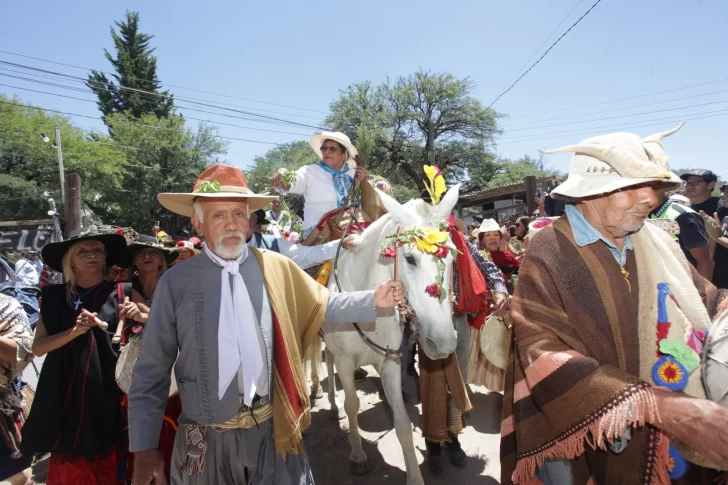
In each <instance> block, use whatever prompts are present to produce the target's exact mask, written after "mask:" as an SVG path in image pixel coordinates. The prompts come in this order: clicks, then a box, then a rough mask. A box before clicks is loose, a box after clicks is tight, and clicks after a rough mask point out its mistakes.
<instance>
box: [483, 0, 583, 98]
mask: <svg viewBox="0 0 728 485" xmlns="http://www.w3.org/2000/svg"><path fill="white" fill-rule="evenodd" d="M583 1H584V0H579V1H578V2H577V3H576V5H574V7H573V8H572V9H571V10H569V13H567V14H566V17H564V18H563V19H561V22H559V25H557V26H556V28H555V29H554V30H553V31H552V32H551V33H550V34H549V36H548V37H546V39H544V41H543V43H542V44H541V45H540V46H538V49H536V50H535V51H534V53H533V54H531V57H529V58H528V59H527V60H526V62H524V63H523V65H522V66H521V67H520V68H518V70H517V71H516V73H515V74H514V75H513V77H512V78H510V79H509V80H508V82H507V83H506V85H505V86H503V88H502V89H501V91H503V89H505V88H507V87H508V86H509V85H510V84H511V82H513V80H514V79H515V78H516V76H518V73H520V72H521V71H523V68H524V67H526V66H527V65H528V63H529V62H531V59H533V58H534V57H536V54H538V51H540V50H541V49H543V46H545V45H546V42H548V41H549V39H550V38H551V37H553V35H554V34H555V33H556V31H557V30H559V27H561V25H562V24H563V23H564V22H566V19H568V18H569V16H570V15H571V13H572V12H573V11H574V10H576V7H578V6H579V5H581V2H583ZM496 101H498V100H496ZM493 104H495V101H493V103H491V106H493Z"/></svg>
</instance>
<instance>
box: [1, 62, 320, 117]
mask: <svg viewBox="0 0 728 485" xmlns="http://www.w3.org/2000/svg"><path fill="white" fill-rule="evenodd" d="M0 64H6V65H11V66H15V67H20V68H24V69H29V70H32V71H37V72H41V73H46V74H55V75H57V76H61V77H65V78H70V79H76V80H80V81H83V82H86V81H87V80H86V79H83V78H79V77H77V76H71V75H70V74H64V73H59V72H55V71H48V70H46V69H40V68H37V67H32V66H25V65H23V64H16V63H14V62H8V61H3V60H0ZM36 82H41V81H36ZM89 82H91V83H94V84H98V85H103V86H108V87H113V88H114V89H123V90H127V91H131V92H135V93H140V94H142V95H147V96H154V97H159V98H164V99H175V98H174V95H165V94H160V93H155V92H153V91H146V90H144V89H137V88H130V87H126V86H117V85H115V84H111V83H103V82H100V81H91V80H89ZM176 99H178V100H181V101H184V102H187V103H192V104H195V105H200V106H206V107H210V108H216V109H221V110H226V111H232V112H236V113H242V114H246V115H248V116H255V117H258V118H263V119H267V120H275V121H279V122H282V123H286V124H289V125H296V126H301V127H304V128H313V129H316V130H324V129H325V128H324V127H320V126H314V125H310V124H305V123H300V122H298V121H291V120H285V119H281V118H276V117H273V116H268V115H262V114H260V113H254V112H249V111H242V110H240V109H235V108H229V107H227V106H222V105H215V104H210V102H207V101H206V100H203V101H199V100H195V98H185V97H177V98H176ZM296 116H301V115H296ZM306 118H308V117H306Z"/></svg>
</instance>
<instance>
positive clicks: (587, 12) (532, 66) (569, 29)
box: [488, 0, 602, 108]
mask: <svg viewBox="0 0 728 485" xmlns="http://www.w3.org/2000/svg"><path fill="white" fill-rule="evenodd" d="M601 1H602V0H597V1H596V2H595V3H594V5H592V6H591V7H589V10H587V11H586V13H585V14H584V15H582V16H581V17H579V20H577V21H576V22H574V23H573V24H572V25H571V27H569V28H568V30H567V31H566V32H564V33H563V34H561V37H559V38H558V39H556V42H554V43H553V44H551V47H549V48H548V49H546V52H544V53H543V55H542V56H541V57H539V58H538V60H537V61H536V62H534V63H533V64H531V67H529V68H528V70H527V71H526V72H524V73H523V74H521V77H519V78H518V79H516V81H515V82H514V83H513V84H511V87H509V88H508V89H506V90H505V91H503V92H502V93H500V94H499V95H498V97H497V98H495V100H494V101H493V102H492V103H490V105H489V106H488V108H491V107H492V106H493V105H494V104H495V103H497V102H498V100H499V99H501V98H502V97H503V96H504V95H505V94H507V93H508V91H510V90H511V89H513V87H514V86H515V85H516V84H518V81H520V80H521V79H523V78H524V76H525V75H526V74H528V73H529V72H531V69H533V68H534V67H536V65H537V64H538V63H539V62H541V60H542V59H543V58H544V57H546V55H547V54H548V53H549V52H551V49H553V48H554V47H555V46H556V44H558V43H559V42H560V41H561V39H563V38H564V37H566V34H568V33H569V32H571V29H573V28H574V27H576V26H577V25H578V24H579V22H581V21H582V20H583V19H584V17H586V16H587V15H589V12H591V11H592V10H594V7H596V6H597V5H599V3H600V2H601Z"/></svg>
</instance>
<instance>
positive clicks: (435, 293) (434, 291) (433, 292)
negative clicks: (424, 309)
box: [425, 283, 440, 298]
mask: <svg viewBox="0 0 728 485" xmlns="http://www.w3.org/2000/svg"><path fill="white" fill-rule="evenodd" d="M425 293H427V294H428V295H430V296H431V297H432V298H440V287H439V286H438V285H437V283H432V284H431V285H427V288H425Z"/></svg>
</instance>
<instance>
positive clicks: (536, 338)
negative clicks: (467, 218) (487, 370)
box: [501, 217, 709, 485]
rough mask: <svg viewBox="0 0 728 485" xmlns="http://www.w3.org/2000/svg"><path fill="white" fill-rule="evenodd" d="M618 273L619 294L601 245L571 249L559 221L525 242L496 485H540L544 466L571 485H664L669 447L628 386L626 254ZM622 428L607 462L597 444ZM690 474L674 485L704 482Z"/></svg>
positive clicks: (635, 363)
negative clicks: (567, 473) (564, 466)
mask: <svg viewBox="0 0 728 485" xmlns="http://www.w3.org/2000/svg"><path fill="white" fill-rule="evenodd" d="M626 269H627V271H628V272H629V276H628V279H629V285H628V284H627V281H625V278H624V276H623V275H622V273H621V272H620V268H619V264H618V263H617V261H616V260H615V259H614V256H613V255H612V254H611V252H610V251H609V249H608V247H607V246H606V245H605V244H603V243H602V242H597V243H594V244H590V245H587V246H584V247H579V246H578V245H577V244H576V242H575V241H574V236H573V232H572V230H571V226H570V225H569V222H568V219H567V218H566V217H562V218H561V219H559V220H557V221H556V222H555V223H554V224H553V225H552V226H551V227H548V228H545V229H543V230H542V231H541V232H540V233H539V235H538V237H537V238H534V239H533V240H532V241H531V244H530V247H529V249H528V252H527V253H526V258H525V260H524V263H523V265H522V266H521V270H520V278H519V282H518V287H517V289H516V293H515V296H514V298H513V307H512V309H513V312H512V313H513V320H514V336H515V339H514V342H513V343H512V346H511V355H510V358H509V364H508V369H507V373H506V382H505V396H504V404H503V418H504V419H503V424H502V429H501V436H502V441H501V469H502V477H501V483H503V484H510V483H515V484H530V483H540V481H539V480H538V479H537V478H536V476H535V474H536V472H537V470H538V468H539V467H540V466H541V465H542V464H543V462H544V460H546V459H549V458H566V459H568V460H570V461H571V465H572V473H573V477H574V483H575V485H584V484H587V483H589V484H620V485H633V484H634V485H637V484H640V485H641V484H667V483H670V480H669V478H668V477H667V464H666V456H667V453H666V451H667V450H666V448H667V446H668V445H669V440H668V439H667V438H666V437H665V436H664V435H663V434H662V433H661V432H660V431H659V430H658V429H657V428H655V427H653V426H652V425H650V424H648V423H650V422H655V420H656V419H657V410H656V404H655V401H654V397H653V395H652V392H651V388H650V386H649V384H647V383H646V382H644V381H642V380H641V379H640V378H639V377H637V376H638V375H639V373H640V348H639V347H640V346H639V333H638V326H637V314H638V307H639V302H638V295H639V288H638V275H637V266H636V261H635V255H634V251H628V258H627V265H626ZM630 286H631V290H632V291H630ZM626 426H632V427H633V429H632V433H631V439H630V440H629V442H628V445H627V447H626V448H625V449H624V450H623V451H622V452H621V453H619V454H617V453H614V452H612V451H611V450H610V449H609V447H608V444H607V440H606V439H605V438H606V437H610V436H620V435H621V433H622V431H623V429H624V428H625V427H626ZM693 473H694V474H691V475H688V476H686V477H684V478H683V479H682V480H684V482H682V483H703V482H704V478H703V476H704V475H703V474H704V473H707V472H705V471H704V470H703V469H701V468H699V467H694V470H693ZM705 483H709V482H707V481H706V482H705Z"/></svg>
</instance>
